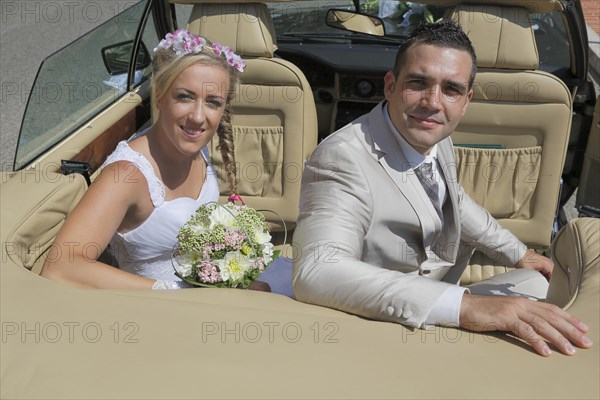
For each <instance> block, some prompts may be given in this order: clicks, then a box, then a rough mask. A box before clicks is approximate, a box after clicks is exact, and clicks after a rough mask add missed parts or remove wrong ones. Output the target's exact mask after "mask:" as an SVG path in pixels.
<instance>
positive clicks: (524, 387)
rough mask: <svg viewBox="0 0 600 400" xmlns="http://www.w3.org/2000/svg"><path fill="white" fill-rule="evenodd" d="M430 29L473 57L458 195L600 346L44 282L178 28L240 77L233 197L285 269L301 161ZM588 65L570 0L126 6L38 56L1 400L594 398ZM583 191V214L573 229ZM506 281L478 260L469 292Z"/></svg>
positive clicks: (280, 303)
mask: <svg viewBox="0 0 600 400" xmlns="http://www.w3.org/2000/svg"><path fill="white" fill-rule="evenodd" d="M439 19H452V20H454V21H456V22H457V23H459V24H460V25H461V26H462V27H463V29H464V30H465V32H467V34H468V35H469V37H470V38H471V40H472V42H473V44H474V46H475V49H476V52H477V55H478V65H477V69H478V72H477V78H476V81H475V84H474V98H473V101H472V103H471V104H470V106H469V109H468V111H467V114H466V115H465V117H464V118H463V120H462V122H461V124H460V125H459V126H458V128H457V130H456V132H454V133H453V141H454V144H455V147H456V148H455V151H456V157H457V170H458V177H457V179H459V180H460V182H461V184H462V185H463V186H464V187H465V190H467V191H468V192H469V193H470V194H471V196H472V197H473V198H474V199H475V200H476V201H478V202H479V203H480V204H481V205H483V206H484V207H486V208H487V209H488V210H490V212H491V213H492V214H493V215H494V216H495V217H496V218H497V219H498V220H499V221H500V223H501V224H502V225H504V226H505V227H507V228H509V229H510V230H511V231H513V232H514V233H515V234H516V235H517V236H518V237H519V238H520V239H521V240H522V241H523V242H525V243H526V244H527V245H528V246H530V247H532V248H534V249H536V250H538V251H540V252H543V253H545V254H548V255H549V256H551V257H552V258H553V260H554V262H555V272H554V276H553V279H552V282H551V285H550V290H549V292H548V298H547V299H546V301H548V302H552V303H554V304H557V305H559V306H561V307H564V308H565V309H568V310H569V312H571V313H572V314H574V315H576V316H577V317H579V318H580V319H582V320H583V321H585V322H586V323H587V324H588V325H589V328H590V332H589V337H590V338H591V339H592V340H593V341H594V342H595V347H593V348H592V349H588V350H583V349H582V350H579V351H578V352H577V354H576V355H574V356H572V357H569V356H565V355H562V354H560V353H559V352H558V351H554V354H553V355H552V356H551V357H550V358H543V357H540V356H538V355H537V354H536V353H535V352H534V351H533V350H532V349H531V348H529V346H528V345H526V344H524V343H522V342H521V341H520V340H518V339H516V338H515V337H513V336H511V335H509V334H505V333H493V334H477V333H472V332H468V331H465V330H461V329H455V328H433V329H429V330H412V329H409V328H406V327H404V326H401V325H398V324H391V323H384V322H377V321H370V320H366V319H363V318H359V317H357V316H354V315H349V314H346V313H342V312H339V311H336V310H331V309H326V308H322V307H317V306H313V305H309V304H304V303H301V302H298V301H295V300H294V299H293V298H290V297H286V296H282V295H278V294H273V293H264V292H254V291H247V290H237V289H190V290H179V291H172V292H153V291H131V290H129V291H128V290H81V289H74V288H71V287H66V286H64V285H61V284H59V283H56V282H53V281H49V280H47V279H45V278H42V277H40V276H39V272H40V270H41V266H42V264H43V262H44V260H45V259H46V257H48V256H50V255H51V253H52V251H56V249H55V248H53V247H52V246H51V244H52V240H53V238H54V236H55V235H56V232H57V231H58V229H59V228H60V227H61V225H62V222H63V221H64V218H65V217H66V215H67V214H68V213H69V211H70V210H71V209H72V208H73V207H74V206H75V205H76V204H77V202H78V201H79V199H80V198H81V196H82V195H83V193H84V192H85V190H86V189H87V187H88V185H89V184H91V183H92V182H93V180H94V179H95V177H96V176H97V173H98V167H99V166H100V165H101V164H102V162H103V161H104V159H105V158H106V156H107V155H108V154H110V153H111V152H112V151H113V149H114V148H115V146H116V144H117V143H118V142H119V141H120V140H124V139H126V138H128V137H130V136H131V135H132V134H134V133H135V132H137V131H139V130H140V129H143V128H144V127H147V126H149V125H150V124H151V123H152V121H153V118H154V117H155V116H156V111H155V110H153V107H152V102H151V99H150V90H149V79H150V77H151V72H152V71H151V66H150V62H151V59H152V48H153V47H154V46H155V45H156V44H157V43H158V41H159V40H160V38H162V37H163V36H164V35H165V34H166V33H167V32H169V31H173V30H175V29H177V28H186V29H188V30H190V31H191V32H193V33H196V34H199V35H202V36H205V37H207V38H209V39H211V40H213V41H217V42H220V43H222V44H226V45H228V46H229V47H231V48H232V49H234V51H235V52H236V53H238V54H241V55H242V57H244V59H245V60H246V63H247V69H246V71H245V72H244V74H243V76H242V80H241V82H240V87H239V88H238V95H237V97H236V99H235V100H234V104H233V114H234V116H233V119H232V123H233V125H234V132H235V140H236V151H237V153H236V160H237V162H238V174H239V180H240V185H239V189H240V195H241V196H242V197H243V198H244V200H246V203H247V204H249V205H251V206H253V207H256V208H258V209H268V210H272V211H275V212H276V213H277V214H278V215H279V216H281V220H282V221H283V222H282V221H281V220H280V219H279V218H273V219H270V218H271V216H270V215H267V218H268V219H269V223H270V227H271V229H272V232H273V233H274V235H273V236H274V238H275V240H276V242H277V243H276V244H277V245H278V247H279V248H280V249H281V251H282V254H283V255H284V256H286V257H287V258H289V259H293V258H294V257H297V256H298V254H295V252H294V246H293V239H289V240H286V239H285V238H286V237H287V238H293V230H294V225H295V221H296V218H297V216H298V201H299V193H300V180H301V174H302V170H303V166H304V162H305V160H306V159H307V158H308V157H309V156H310V154H311V152H312V151H313V150H314V148H315V146H317V144H318V142H319V141H320V140H322V139H323V138H325V137H326V136H327V135H329V134H330V133H332V132H333V131H335V130H336V129H338V128H340V127H342V126H344V125H345V124H347V123H348V122H350V121H352V120H353V119H354V118H356V117H358V116H360V115H362V114H364V113H366V112H367V111H369V110H370V109H371V108H372V107H373V106H374V105H375V104H377V103H378V102H379V101H381V100H382V99H383V76H384V74H385V73H386V71H387V70H389V69H390V68H391V67H392V64H393V61H394V57H395V54H396V51H397V47H398V44H399V43H400V42H401V41H402V40H403V39H404V38H405V37H406V36H407V35H408V34H409V33H410V32H411V30H412V29H414V27H415V26H416V25H417V24H419V23H422V22H434V21H437V20H439ZM587 49H588V41H587V35H586V31H585V22H584V20H583V14H582V10H581V5H580V3H579V0H574V1H562V0H530V1H527V2H523V1H519V0H496V1H486V0H473V1H471V0H451V1H443V0H435V1H423V2H420V3H417V2H400V1H396V0H367V1H362V0H353V1H343V0H329V1H278V2H264V3H260V2H247V1H242V0H237V1H235V0H234V1H231V0H208V1H202V0H140V1H138V2H135V4H134V5H132V6H131V7H130V8H128V9H127V10H125V11H124V12H123V13H122V14H120V15H117V16H116V17H115V18H113V19H112V20H109V21H108V22H106V23H104V24H102V25H101V26H98V27H97V28H96V29H95V30H93V31H91V32H89V33H88V34H86V35H85V36H82V37H81V38H79V39H78V40H76V41H75V42H73V43H72V44H71V45H69V46H67V47H65V48H64V49H62V50H60V51H58V52H57V53H55V54H53V55H52V56H50V57H49V58H47V59H46V60H44V62H43V64H42V66H41V67H40V70H39V72H38V75H37V78H36V82H35V85H34V88H33V90H32V92H31V96H30V99H29V102H28V105H27V109H26V112H25V116H24V118H23V122H22V126H21V132H20V138H19V143H18V149H17V153H16V155H15V162H14V171H13V172H4V173H2V180H1V183H0V192H1V193H0V194H1V205H0V206H1V213H2V221H1V228H2V229H1V232H0V236H1V238H2V240H1V243H0V244H1V254H2V260H1V268H0V285H1V288H0V320H1V327H2V329H1V336H2V341H1V342H0V346H1V347H0V397H2V398H11V399H12V398H27V399H31V398H77V399H83V398H94V399H98V398H329V397H335V398H411V399H413V398H478V399H479V398H519V399H522V398H545V399H550V398H556V399H562V398H577V399H584V398H585V399H598V398H599V397H600V381H599V378H598V377H599V376H600V333H599V332H600V312H599V308H600V223H599V222H600V219H597V217H598V216H599V215H600V214H599V210H600V192H599V186H598V185H597V183H595V181H594V178H593V176H597V175H598V174H599V173H600V156H599V152H600V125H599V120H598V115H599V110H598V108H597V107H598V105H597V104H598V102H597V98H596V93H595V89H594V85H593V84H592V83H591V82H590V80H589V79H588V59H587V57H588V55H587V54H588V53H587ZM73 65H78V66H79V67H78V68H77V69H73V67H72V66H73ZM595 107H596V109H595ZM594 109H595V112H594ZM211 154H212V162H213V164H214V165H215V167H216V170H217V172H218V173H219V177H220V178H221V174H220V172H221V171H220V166H221V160H220V158H219V157H218V152H214V148H211ZM225 188H226V185H225V183H224V179H223V189H224V190H225ZM577 188H578V194H577V207H578V210H579V212H580V217H581V218H575V219H572V220H570V221H567V220H566V218H565V217H564V213H561V209H562V206H563V205H564V204H565V202H566V200H567V199H568V198H569V197H571V196H572V195H573V192H574V191H575V189H577ZM498 194H500V195H498ZM224 200H225V197H223V201H224ZM595 217H596V218H595ZM90 229H93V221H90ZM286 232H287V235H286V234H285V233H286ZM73 245H74V246H84V247H85V246H88V247H89V248H90V251H91V252H94V251H95V250H96V248H95V246H94V244H93V243H73ZM115 267H118V265H115ZM506 269H507V267H505V266H502V265H496V264H495V262H494V261H493V260H491V259H488V258H487V257H485V256H484V255H482V254H476V255H475V256H474V258H473V259H472V261H471V265H470V266H469V267H468V268H467V270H466V271H465V274H464V275H463V277H462V279H461V282H463V283H472V282H476V281H479V280H481V279H483V278H487V277H489V276H493V275H494V274H497V273H501V272H503V271H505V270H506Z"/></svg>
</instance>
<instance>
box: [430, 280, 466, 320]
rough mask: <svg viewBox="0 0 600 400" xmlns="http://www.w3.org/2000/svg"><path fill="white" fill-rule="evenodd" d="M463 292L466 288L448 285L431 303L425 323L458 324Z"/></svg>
mask: <svg viewBox="0 0 600 400" xmlns="http://www.w3.org/2000/svg"><path fill="white" fill-rule="evenodd" d="M465 292H468V289H467V288H464V287H460V286H454V285H453V286H449V287H448V288H447V289H446V290H445V291H444V293H442V295H441V296H440V297H438V299H437V300H436V301H435V303H433V308H432V309H431V312H430V313H429V315H428V316H427V319H425V325H440V326H452V327H457V326H459V317H460V304H461V302H462V298H463V294H464V293H465Z"/></svg>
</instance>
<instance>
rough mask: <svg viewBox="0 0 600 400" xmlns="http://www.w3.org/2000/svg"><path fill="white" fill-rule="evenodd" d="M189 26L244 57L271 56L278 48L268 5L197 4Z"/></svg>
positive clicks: (195, 31) (198, 33)
mask: <svg viewBox="0 0 600 400" xmlns="http://www.w3.org/2000/svg"><path fill="white" fill-rule="evenodd" d="M187 29H188V31H190V32H191V33H193V34H195V35H200V36H203V37H205V38H207V39H209V40H211V41H215V42H218V43H220V44H222V45H225V46H229V47H230V48H231V49H232V50H233V51H234V52H236V53H237V54H239V55H240V56H241V57H242V58H246V57H267V58H272V57H273V53H274V52H275V50H277V45H276V43H275V37H276V36H275V25H274V24H273V20H272V19H271V13H270V12H269V9H268V8H267V5H266V4H261V3H227V4H225V3H214V4H208V3H201V4H195V5H194V8H193V9H192V14H191V15H190V19H189V21H188V26H187Z"/></svg>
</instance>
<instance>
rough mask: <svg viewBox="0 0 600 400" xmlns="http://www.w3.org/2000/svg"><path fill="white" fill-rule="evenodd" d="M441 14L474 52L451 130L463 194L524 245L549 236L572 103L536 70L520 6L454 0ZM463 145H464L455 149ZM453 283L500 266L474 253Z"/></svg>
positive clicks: (560, 86)
mask: <svg viewBox="0 0 600 400" xmlns="http://www.w3.org/2000/svg"><path fill="white" fill-rule="evenodd" d="M449 18H450V19H452V20H454V21H455V22H457V23H458V24H459V25H460V26H461V27H462V28H463V30H464V31H465V32H466V33H467V35H468V36H469V38H470V39H471V41H472V43H473V46H474V48H475V52H476V53H477V58H478V64H477V76H476V79H475V83H474V85H473V92H474V93H473V100H472V101H471V104H470V105H469V107H468V109H467V112H466V114H465V116H464V117H463V119H462V120H461V122H460V124H459V126H458V127H457V129H456V131H455V132H454V133H453V134H452V139H453V141H454V144H455V146H456V147H455V152H456V155H457V169H458V179H459V181H460V183H461V184H462V185H463V187H464V188H465V191H466V192H467V193H469V194H470V195H471V197H473V199H475V201H477V202H478V203H479V204H481V205H482V206H483V207H485V208H486V209H488V211H490V213H491V214H492V215H493V216H494V217H495V218H496V219H498V221H499V222H500V224H502V226H504V227H505V228H507V229H509V230H510V231H511V232H513V233H514V234H515V235H516V236H517V237H518V238H519V239H520V240H521V241H523V242H524V243H525V244H527V245H528V246H529V247H532V248H535V249H540V250H546V249H548V248H549V246H550V241H551V238H552V230H553V222H554V217H555V213H556V209H557V205H558V198H559V192H560V178H561V173H562V169H563V164H564V159H565V154H566V150H567V144H568V137H569V133H570V129H571V113H572V107H573V106H572V100H571V94H570V92H569V90H568V88H567V87H566V86H565V84H564V83H563V82H562V81H561V80H560V79H558V78H557V77H555V76H553V75H551V74H548V73H545V72H543V71H538V70H537V68H538V66H539V65H538V64H539V61H538V53H537V47H536V43H535V37H534V33H533V29H532V27H531V24H530V21H529V14H528V10H526V9H525V8H521V7H509V6H495V7H490V6H478V5H466V4H462V5H458V6H457V7H455V8H454V9H453V10H452V11H451V15H449ZM460 145H464V146H462V147H461V146H460ZM470 264H471V265H470V267H469V268H467V269H466V271H465V273H464V274H463V277H462V279H461V282H462V283H463V284H468V283H473V282H477V281H479V280H481V279H486V278H489V277H491V276H493V275H495V274H498V273H501V272H504V271H505V270H506V268H505V267H504V266H499V265H497V264H496V263H495V262H493V261H492V260H490V259H489V258H487V257H485V256H483V255H482V254H479V253H476V254H475V256H474V257H473V259H472V260H471V263H470Z"/></svg>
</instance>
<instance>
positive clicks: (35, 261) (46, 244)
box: [1, 170, 87, 273]
mask: <svg viewBox="0 0 600 400" xmlns="http://www.w3.org/2000/svg"><path fill="white" fill-rule="evenodd" d="M86 189H87V184H86V182H85V179H84V178H83V176H81V175H78V174H73V175H69V176H64V175H60V174H57V173H53V172H49V171H44V170H23V171H19V172H16V173H14V174H10V175H6V174H3V175H2V186H1V196H2V227H3V229H7V230H8V232H3V233H2V235H3V237H5V240H3V241H2V251H3V253H4V252H5V253H4V254H6V256H7V257H8V258H10V259H11V260H12V261H13V262H14V263H16V264H17V265H20V266H23V267H25V268H27V269H30V270H32V271H33V272H34V273H39V272H40V271H41V269H42V265H43V264H44V260H45V258H46V255H47V251H48V249H49V248H50V245H51V244H52V242H53V241H54V237H55V236H56V234H57V233H58V230H59V229H60V227H61V226H62V224H63V222H64V220H65V218H66V217H67V214H68V213H69V212H70V211H71V210H72V209H73V208H74V207H75V205H76V204H77V203H78V202H79V200H80V199H81V197H82V196H83V193H84V192H85V190H86ZM15 193H19V196H15V195H14V194H15ZM50 253H52V252H50ZM4 261H6V260H4ZM4 261H3V262H4Z"/></svg>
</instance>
